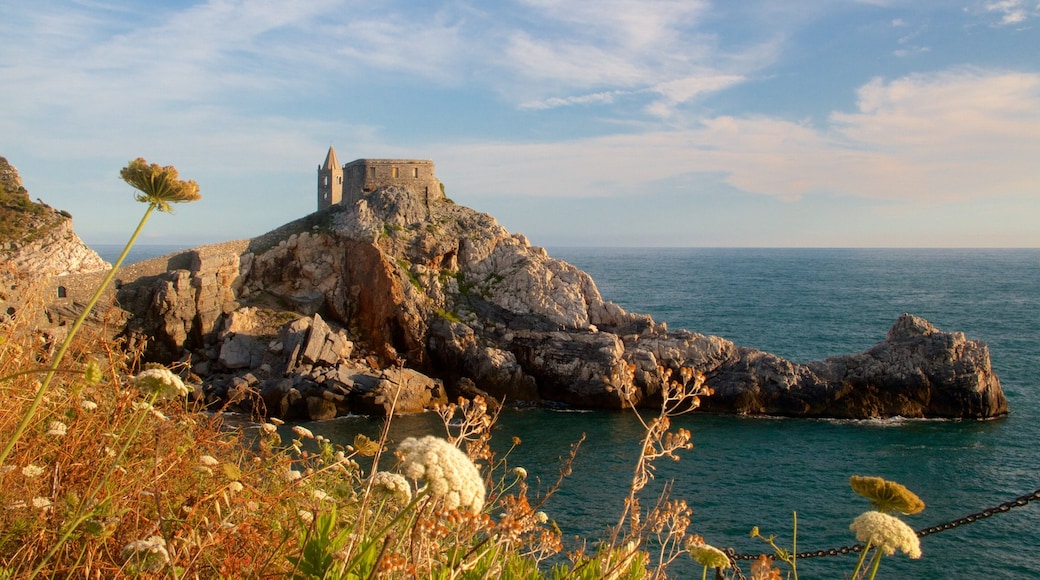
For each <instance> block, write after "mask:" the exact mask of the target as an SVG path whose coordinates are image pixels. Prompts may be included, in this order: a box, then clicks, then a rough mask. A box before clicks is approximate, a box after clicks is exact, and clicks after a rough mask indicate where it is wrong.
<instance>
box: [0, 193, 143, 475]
mask: <svg viewBox="0 0 1040 580" xmlns="http://www.w3.org/2000/svg"><path fill="white" fill-rule="evenodd" d="M155 208H156V204H155V203H154V202H153V203H150V204H148V209H147V210H145V212H144V216H142V217H141V221H140V223H138V224H137V229H136V230H134V233H133V235H132V236H130V240H129V241H128V242H127V243H126V247H124V248H123V253H121V254H119V259H117V260H116V263H115V264H114V265H113V266H112V269H111V270H110V271H109V272H108V275H107V276H105V279H104V280H102V281H101V284H100V285H99V286H98V288H97V290H95V291H94V296H92V297H91V299H90V301H89V302H88V303H87V306H86V307H85V308H84V309H83V312H81V313H80V315H79V318H77V319H76V321H75V322H74V323H73V324H72V327H71V328H70V329H69V332H68V333H67V334H66V335H65V340H63V341H62V343H61V346H60V347H59V348H58V352H57V353H56V354H55V355H54V362H52V363H51V366H50V367H49V368H48V369H47V375H46V376H45V377H44V378H43V382H42V383H41V384H40V388H39V389H37V390H36V397H34V398H33V401H32V404H30V405H29V408H28V409H27V410H26V412H25V414H24V415H23V416H22V420H21V422H20V423H18V427H17V428H16V429H15V431H14V434H13V435H11V437H10V439H8V441H7V445H5V446H4V450H3V451H2V452H0V465H3V463H4V461H6V460H7V457H8V455H10V454H11V451H12V450H13V449H14V446H15V445H16V444H17V443H18V440H19V439H21V437H22V435H23V434H24V433H25V430H26V429H27V428H28V427H29V423H30V422H32V419H33V417H34V416H35V415H36V411H37V410H38V409H39V408H40V404H41V403H43V397H44V395H45V394H46V393H47V390H48V388H49V387H50V384H51V381H52V380H53V379H54V375H55V374H56V373H57V372H58V368H59V367H60V366H61V361H62V360H63V359H64V358H65V353H66V352H67V351H68V350H69V346H70V345H71V344H72V340H73V338H75V336H76V333H78V332H79V329H80V327H82V326H83V322H84V321H86V319H87V317H88V316H90V311H91V310H93V309H94V306H95V305H97V303H98V300H100V299H101V296H102V295H103V294H104V293H105V289H106V288H107V287H108V285H109V284H111V283H112V280H113V279H114V278H115V276H116V271H117V270H119V267H120V266H121V265H122V264H123V260H125V259H126V256H127V254H129V253H130V248H132V247H133V245H134V242H136V241H137V237H138V236H139V235H140V234H141V231H142V230H143V229H144V224H145V223H147V222H148V218H149V217H150V216H151V215H152V211H153V210H154V209H155Z"/></svg>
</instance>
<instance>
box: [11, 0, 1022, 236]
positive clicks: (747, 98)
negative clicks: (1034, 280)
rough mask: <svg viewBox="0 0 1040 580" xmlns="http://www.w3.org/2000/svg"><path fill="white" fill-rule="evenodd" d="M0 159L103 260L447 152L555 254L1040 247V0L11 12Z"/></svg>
mask: <svg viewBox="0 0 1040 580" xmlns="http://www.w3.org/2000/svg"><path fill="white" fill-rule="evenodd" d="M2 12H3V14H2V17H0V87H2V90H0V155H2V156H5V157H7V159H8V160H9V161H10V163H11V164H13V165H14V166H15V167H17V168H18V170H19V171H20V173H21V175H22V179H23V181H24V182H25V185H26V187H27V188H28V190H29V192H30V195H31V196H32V197H33V198H34V199H35V198H39V199H42V200H43V201H44V202H46V203H48V204H50V205H52V206H54V207H56V208H59V209H64V210H66V211H68V212H70V213H71V214H72V215H73V217H74V224H75V229H76V232H77V233H78V234H79V235H80V237H81V238H83V239H84V240H85V241H86V242H87V243H88V244H116V243H122V242H124V241H125V240H126V239H127V238H128V237H129V234H130V233H131V232H132V231H133V229H134V227H135V226H136V224H137V221H138V220H139V219H140V217H141V215H142V213H143V211H144V206H143V205H141V204H139V203H137V202H135V201H134V190H132V189H131V188H130V187H129V186H128V185H127V184H125V183H124V182H123V181H121V180H120V179H119V170H120V168H122V167H124V166H125V165H126V164H127V162H128V161H130V160H131V159H134V158H136V157H144V158H145V159H147V160H148V161H149V162H153V163H159V164H161V165H174V166H175V167H177V169H178V170H179V171H180V175H181V177H182V178H184V179H193V180H195V181H197V182H198V184H199V186H200V190H201V194H202V200H201V201H199V202H196V203H193V204H184V205H181V206H176V210H175V213H174V214H173V215H166V214H161V215H156V216H154V217H152V219H151V220H150V221H149V223H148V224H147V226H146V229H145V232H144V233H143V234H142V237H141V238H140V242H139V243H153V244H181V245H184V246H191V245H199V244H204V243H213V242H220V241H226V240H231V239H241V238H249V237H254V236H258V235H261V234H263V233H264V232H267V231H269V230H271V229H274V228H276V227H278V226H280V225H282V224H284V223H286V222H288V221H291V220H293V219H296V218H299V217H303V216H305V215H307V214H308V213H310V212H312V211H314V210H315V208H316V184H317V167H318V165H319V164H320V163H321V162H322V161H323V160H324V159H325V154H326V152H327V151H328V148H329V146H334V147H335V149H336V152H337V155H338V157H339V160H340V161H341V162H342V163H346V162H348V161H350V160H353V159H357V158H362V157H373V158H397V157H400V158H419V159H432V160H433V161H434V162H435V163H436V175H437V177H438V178H439V179H440V180H441V181H442V182H443V183H444V184H445V187H446V193H447V195H448V197H450V198H451V199H452V200H454V201H455V202H456V203H459V204H462V205H465V206H468V207H472V208H474V209H476V210H478V211H482V212H486V213H488V214H490V215H492V216H494V217H495V218H497V219H498V221H499V222H500V223H501V224H502V225H503V226H505V227H506V228H507V229H509V230H510V231H511V232H515V233H522V234H524V235H526V236H527V237H528V238H529V239H530V240H531V243H533V244H536V245H541V246H548V247H553V246H670V247H679V246H699V247H710V246H735V247H1040V0H784V1H782V2H781V1H777V0H719V1H709V0H596V1H593V0H582V1H579V0H494V1H488V0H485V1H478V0H460V1H452V0H444V1H418V0H414V1H413V0H385V1H382V0H379V1H373V0H360V1H354V0H293V1H291V2H290V1H286V0H208V1H207V0H203V1H199V2H192V1H168V2H137V1H132V0H7V1H6V2H5V5H4V9H3V11H2Z"/></svg>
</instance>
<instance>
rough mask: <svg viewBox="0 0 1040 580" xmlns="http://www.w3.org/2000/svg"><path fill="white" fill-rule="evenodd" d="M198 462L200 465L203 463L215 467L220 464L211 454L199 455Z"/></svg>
mask: <svg viewBox="0 0 1040 580" xmlns="http://www.w3.org/2000/svg"><path fill="white" fill-rule="evenodd" d="M199 463H200V464H201V465H205V466H206V467H216V466H218V465H220V462H219V461H217V458H216V457H213V456H212V455H203V456H201V457H199Z"/></svg>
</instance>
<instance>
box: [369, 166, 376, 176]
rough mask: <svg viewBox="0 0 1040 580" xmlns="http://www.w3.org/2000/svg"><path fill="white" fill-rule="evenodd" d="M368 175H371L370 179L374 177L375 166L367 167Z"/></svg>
mask: <svg viewBox="0 0 1040 580" xmlns="http://www.w3.org/2000/svg"><path fill="white" fill-rule="evenodd" d="M368 176H369V177H371V178H372V179H375V178H376V168H375V167H369V168H368Z"/></svg>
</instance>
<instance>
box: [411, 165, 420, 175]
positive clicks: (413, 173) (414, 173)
mask: <svg viewBox="0 0 1040 580" xmlns="http://www.w3.org/2000/svg"><path fill="white" fill-rule="evenodd" d="M412 177H416V178H417V177H419V168H418V167H413V168H412Z"/></svg>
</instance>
